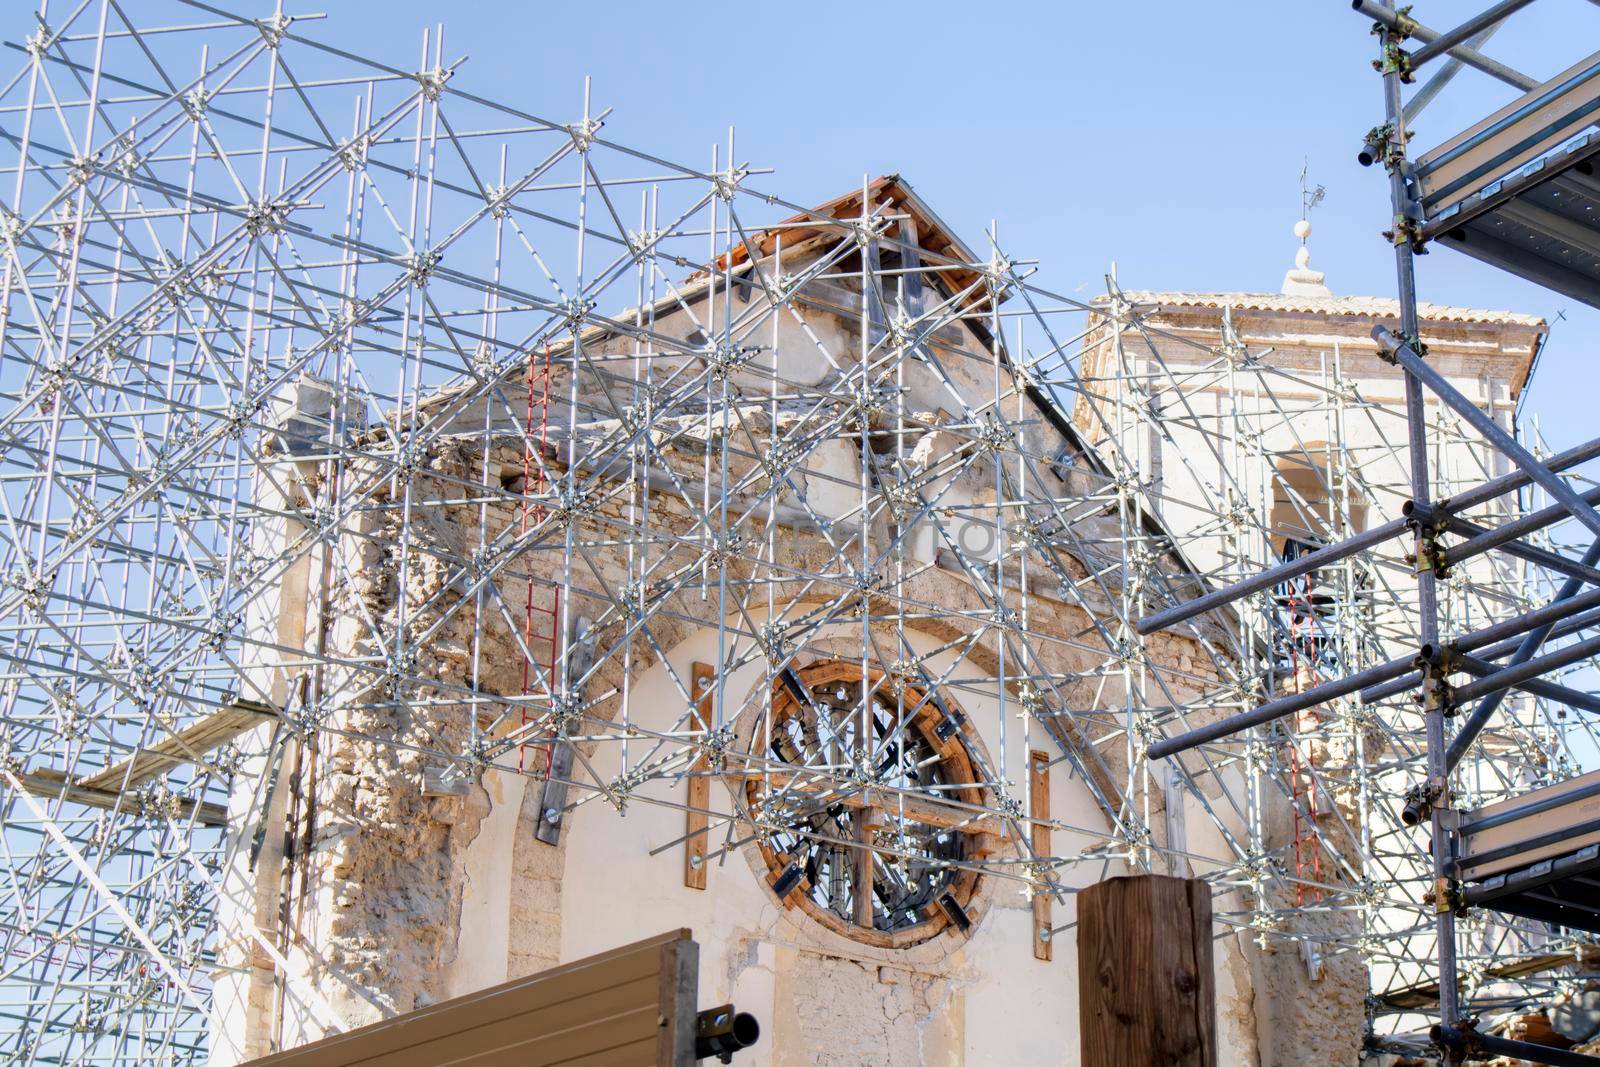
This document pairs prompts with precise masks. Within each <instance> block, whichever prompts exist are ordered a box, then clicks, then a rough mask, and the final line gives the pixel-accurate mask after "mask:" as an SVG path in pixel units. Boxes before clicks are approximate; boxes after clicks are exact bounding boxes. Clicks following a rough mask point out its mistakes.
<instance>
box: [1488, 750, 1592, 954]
mask: <svg viewBox="0 0 1600 1067" xmlns="http://www.w3.org/2000/svg"><path fill="white" fill-rule="evenodd" d="M1458 856H1459V859H1458V861H1457V862H1458V864H1459V865H1460V869H1461V873H1462V876H1463V879H1464V880H1465V881H1467V882H1469V883H1471V884H1469V885H1468V886H1467V887H1466V888H1465V890H1464V891H1463V894H1462V896H1463V902H1464V903H1465V904H1467V905H1468V906H1470V907H1482V908H1491V909H1493V910H1495V911H1502V912H1507V913H1509V914H1512V915H1520V916H1523V917H1525V918H1529V919H1536V920H1539V921H1541V922H1549V923H1556V924H1558V925H1560V926H1565V927H1569V928H1571V929H1575V930H1587V931H1590V932H1597V933H1600V771H1596V772H1593V773H1591V774H1586V775H1583V776H1582V777H1579V778H1573V779H1570V780H1568V781H1565V782H1561V783H1559V784H1557V785H1553V786H1546V787H1545V788H1543V789H1536V790H1534V791H1532V792H1530V793H1526V794H1524V795H1522V796H1520V797H1514V798H1512V799H1510V800H1504V801H1501V802H1499V803H1497V804H1491V805H1488V806H1487V807H1484V808H1480V809H1479V810H1477V811H1474V812H1472V813H1470V814H1468V815H1467V816H1465V817H1464V818H1463V819H1462V824H1461V831H1460V834H1459V845H1458Z"/></svg>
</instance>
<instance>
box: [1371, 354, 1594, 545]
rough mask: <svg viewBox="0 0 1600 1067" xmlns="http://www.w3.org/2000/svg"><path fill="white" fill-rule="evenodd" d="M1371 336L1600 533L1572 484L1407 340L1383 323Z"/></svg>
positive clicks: (1494, 444)
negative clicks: (1429, 363)
mask: <svg viewBox="0 0 1600 1067" xmlns="http://www.w3.org/2000/svg"><path fill="white" fill-rule="evenodd" d="M1372 338H1373V340H1375V341H1377V342H1378V345H1379V347H1380V348H1382V349H1383V351H1384V352H1385V353H1387V354H1388V355H1389V356H1390V357H1391V358H1392V359H1393V360H1394V361H1395V362H1396V363H1398V364H1400V365H1401V366H1402V367H1404V368H1405V369H1406V370H1407V371H1408V372H1410V373H1411V375H1412V376H1413V377H1415V378H1416V379H1417V380H1418V381H1419V382H1422V383H1423V384H1424V385H1426V386H1427V387H1428V388H1429V389H1430V390H1431V391H1432V392H1433V394H1434V395H1435V396H1437V397H1438V398H1439V399H1440V400H1442V401H1444V403H1446V404H1448V405H1449V406H1450V407H1451V408H1452V409H1453V410H1454V411H1455V413H1456V414H1458V415H1460V416H1461V417H1462V418H1463V419H1466V420H1467V422H1468V423H1469V424H1471V426H1472V428H1473V429H1475V430H1477V431H1478V432H1479V433H1480V434H1482V435H1483V436H1484V438H1485V439H1486V440H1487V441H1488V442H1489V444H1491V445H1493V446H1494V447H1495V448H1497V449H1499V451H1500V452H1501V454H1503V455H1504V456H1505V457H1506V458H1507V459H1509V460H1511V462H1513V463H1515V464H1516V465H1517V466H1518V467H1521V468H1522V469H1523V470H1524V471H1526V472H1527V473H1528V475H1529V476H1530V477H1532V478H1533V480H1534V481H1536V482H1538V483H1539V484H1540V485H1542V486H1544V488H1545V491H1546V492H1548V493H1549V494H1550V495H1551V496H1553V497H1555V498H1556V500H1557V501H1559V502H1560V503H1562V504H1564V505H1566V507H1567V510H1568V511H1569V512H1570V513H1571V515H1572V517H1573V518H1575V519H1577V520H1578V521H1579V522H1581V523H1583V524H1584V525H1585V526H1587V527H1588V528H1589V529H1590V530H1591V531H1593V532H1594V534H1595V535H1596V536H1600V514H1596V513H1595V510H1594V508H1591V507H1590V506H1589V505H1588V504H1586V503H1585V502H1584V501H1583V500H1582V499H1581V498H1580V497H1579V496H1578V494H1577V493H1576V492H1575V491H1574V490H1573V488H1572V486H1570V485H1568V484H1567V483H1566V482H1564V481H1562V480H1561V479H1560V478H1558V477H1556V475H1555V474H1553V473H1551V472H1550V471H1549V470H1547V469H1546V468H1545V466H1544V464H1542V463H1540V462H1539V461H1538V460H1537V459H1535V458H1534V456H1533V453H1531V452H1529V451H1528V450H1527V449H1526V448H1523V447H1522V445H1520V444H1518V443H1517V441H1516V439H1515V438H1513V437H1512V436H1511V435H1510V434H1508V433H1506V432H1505V431H1504V430H1502V429H1501V428H1500V425H1499V424H1498V423H1497V422H1495V421H1494V419H1492V418H1490V417H1489V415H1488V413H1487V412H1485V411H1484V410H1483V409H1482V408H1480V407H1478V405H1476V404H1474V403H1473V402H1472V401H1470V400H1468V399H1467V398H1466V397H1464V396H1462V395H1461V393H1460V392H1459V391H1458V390H1457V389H1456V387H1455V386H1453V385H1451V384H1450V383H1449V382H1448V381H1446V380H1445V377H1444V375H1442V374H1440V373H1439V372H1438V371H1436V370H1434V369H1433V368H1432V367H1430V366H1429V365H1428V364H1427V363H1425V362H1424V361H1423V360H1422V358H1421V357H1420V356H1418V355H1417V353H1416V350H1415V349H1413V348H1412V347H1411V345H1410V343H1409V342H1406V341H1402V340H1401V339H1400V338H1398V337H1396V336H1395V335H1394V334H1393V333H1391V332H1390V331H1389V329H1388V327H1386V326H1374V327H1373V328H1372Z"/></svg>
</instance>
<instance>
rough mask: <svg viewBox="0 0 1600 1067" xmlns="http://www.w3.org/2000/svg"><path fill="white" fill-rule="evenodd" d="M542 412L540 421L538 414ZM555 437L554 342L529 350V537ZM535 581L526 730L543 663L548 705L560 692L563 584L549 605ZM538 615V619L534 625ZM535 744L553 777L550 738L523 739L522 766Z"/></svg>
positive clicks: (527, 625) (538, 515)
mask: <svg viewBox="0 0 1600 1067" xmlns="http://www.w3.org/2000/svg"><path fill="white" fill-rule="evenodd" d="M535 412H537V419H536V418H535ZM549 439H550V346H549V345H548V344H547V345H545V346H544V359H543V360H542V361H541V360H540V358H539V356H538V353H537V352H536V351H535V350H533V349H529V350H528V425H527V436H526V437H525V439H524V440H525V443H524V445H523V449H522V528H521V532H522V534H523V535H524V536H526V534H527V532H528V530H529V529H530V528H532V527H535V526H537V525H538V524H539V523H540V522H542V521H544V517H545V515H546V514H547V511H546V509H545V506H544V502H543V500H544V493H545V490H546V489H547V488H549V479H548V477H546V474H545V465H544V460H545V446H546V445H547V444H548V443H549ZM535 449H538V451H539V456H538V459H537V460H535V458H534V450H535ZM533 590H534V582H533V579H532V577H531V575H530V577H529V580H528V597H527V605H526V609H527V610H526V612H525V613H524V618H523V628H522V640H523V647H524V648H526V649H527V654H526V655H525V656H524V657H523V660H522V695H523V698H524V700H523V705H522V732H523V733H524V734H526V733H527V728H528V724H529V723H531V722H535V721H537V720H538V718H539V716H537V715H531V714H529V707H530V705H531V704H532V697H533V695H534V692H533V683H534V671H533V668H534V667H535V666H538V667H540V668H541V669H542V672H543V675H544V680H545V692H546V703H547V704H548V705H551V706H553V705H554V699H553V696H552V694H553V693H554V691H555V685H556V681H555V670H556V656H557V653H558V651H559V648H560V644H561V639H560V631H561V587H560V586H554V587H552V590H551V598H550V603H549V606H548V607H546V606H544V605H543V604H535V603H534V595H533ZM535 619H538V623H537V624H536V623H535ZM541 647H542V648H544V649H545V655H546V657H547V658H545V659H542V660H536V659H535V658H534V656H535V655H536V654H537V653H536V649H538V648H541ZM529 748H536V749H538V750H539V751H540V752H541V753H542V758H543V770H542V771H541V773H542V775H543V776H544V777H545V778H547V779H548V778H549V777H550V750H551V745H550V742H549V741H540V742H536V743H533V744H529V743H528V742H526V741H524V742H523V743H522V744H521V745H520V746H518V749H517V769H518V770H520V771H526V770H527V769H528V767H527V763H528V749H529Z"/></svg>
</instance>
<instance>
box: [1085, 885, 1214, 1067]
mask: <svg viewBox="0 0 1600 1067" xmlns="http://www.w3.org/2000/svg"><path fill="white" fill-rule="evenodd" d="M1078 975H1079V981H1078V1028H1079V1034H1080V1039H1079V1040H1080V1048H1081V1053H1082V1054H1081V1057H1080V1061H1079V1062H1080V1063H1081V1064H1082V1067H1142V1065H1144V1064H1157V1063H1159V1064H1162V1065H1163V1067H1216V1064H1217V1033H1216V1012H1217V1006H1216V990H1215V982H1214V979H1213V967H1212V955H1211V887H1210V886H1208V885H1207V884H1206V883H1205V882H1203V881H1201V880H1200V879H1198V878H1169V877H1167V876H1166V875H1161V874H1142V875H1135V876H1133V877H1128V878H1111V879H1108V880H1106V881H1104V882H1099V883H1097V884H1095V885H1092V886H1090V887H1089V888H1087V889H1085V890H1083V891H1082V892H1081V893H1079V894H1078Z"/></svg>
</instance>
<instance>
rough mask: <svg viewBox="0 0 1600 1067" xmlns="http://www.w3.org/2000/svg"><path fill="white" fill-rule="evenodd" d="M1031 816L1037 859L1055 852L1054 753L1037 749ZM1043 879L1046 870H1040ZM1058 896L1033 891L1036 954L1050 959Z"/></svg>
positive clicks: (1032, 761) (1032, 760) (1031, 771)
mask: <svg viewBox="0 0 1600 1067" xmlns="http://www.w3.org/2000/svg"><path fill="white" fill-rule="evenodd" d="M1028 817H1029V818H1031V819H1033V820H1034V823H1033V825H1032V828H1031V835H1030V836H1031V837H1032V842H1031V843H1032V845H1033V855H1034V857H1035V858H1036V859H1040V858H1043V857H1046V856H1053V855H1055V853H1054V851H1053V850H1052V849H1051V847H1050V827H1049V826H1048V825H1046V824H1048V823H1049V821H1050V754H1049V753H1048V752H1044V751H1041V750H1040V749H1037V748H1036V749H1033V750H1031V751H1030V752H1029V753H1028ZM1038 877H1039V879H1040V880H1041V881H1042V880H1043V877H1044V873H1043V871H1040V872H1039V874H1038ZM1054 899H1055V898H1054V897H1053V896H1052V895H1051V894H1050V893H1049V892H1048V891H1041V890H1040V889H1039V888H1038V887H1037V886H1036V887H1035V888H1034V891H1033V958H1034V959H1036V960H1045V961H1049V960H1051V959H1054V958H1055V955H1054V952H1053V951H1052V950H1051V947H1050V945H1051V940H1050V931H1051V929H1052V924H1051V921H1050V905H1051V903H1052V902H1053V901H1054Z"/></svg>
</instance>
